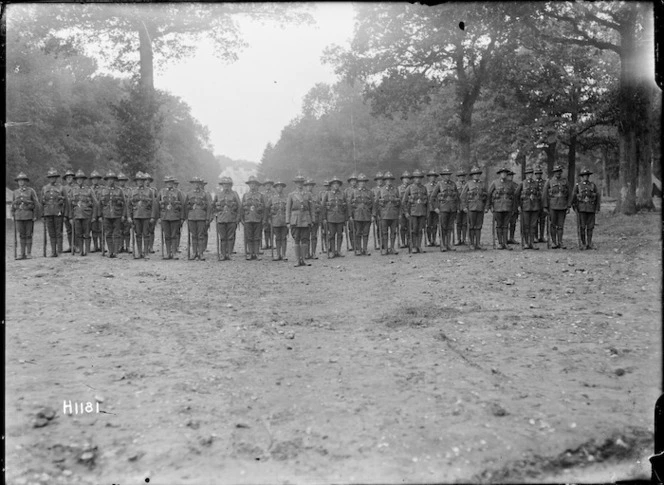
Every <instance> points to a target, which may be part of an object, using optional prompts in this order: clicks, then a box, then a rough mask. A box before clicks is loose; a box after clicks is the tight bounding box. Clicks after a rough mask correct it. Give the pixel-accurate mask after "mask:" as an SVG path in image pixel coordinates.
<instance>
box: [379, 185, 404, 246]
mask: <svg viewBox="0 0 664 485" xmlns="http://www.w3.org/2000/svg"><path fill="white" fill-rule="evenodd" d="M383 180H385V186H383V187H381V188H380V190H379V191H378V194H377V196H376V202H375V204H374V209H373V210H374V217H375V218H377V219H378V220H380V244H381V248H380V249H381V254H382V250H383V249H384V250H385V254H386V255H387V254H390V253H391V254H399V253H397V252H396V251H395V250H394V240H395V239H396V237H397V226H398V223H399V217H400V216H401V197H399V190H398V189H397V188H396V187H395V186H394V175H392V172H385V174H384V175H383ZM388 230H389V239H388ZM388 241H389V242H390V243H389V246H388V243H387V242H388Z"/></svg>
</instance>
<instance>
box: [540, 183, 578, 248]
mask: <svg viewBox="0 0 664 485" xmlns="http://www.w3.org/2000/svg"><path fill="white" fill-rule="evenodd" d="M571 205H572V191H571V190H570V187H569V183H568V182H567V179H565V178H562V177H556V176H553V177H551V178H550V179H549V180H547V181H546V183H545V184H544V189H543V191H542V207H543V208H544V210H545V211H547V212H548V213H549V218H550V221H551V241H552V242H553V246H551V247H552V248H553V249H557V248H561V247H563V230H564V228H565V216H566V214H567V211H568V210H569V208H570V207H571Z"/></svg>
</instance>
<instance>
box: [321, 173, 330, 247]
mask: <svg viewBox="0 0 664 485" xmlns="http://www.w3.org/2000/svg"><path fill="white" fill-rule="evenodd" d="M329 191H330V181H329V180H323V190H321V191H320V193H319V194H318V204H319V207H320V219H319V220H320V248H321V251H324V252H326V249H327V224H323V199H324V198H325V194H327V193H328V192H329Z"/></svg>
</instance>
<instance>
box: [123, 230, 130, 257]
mask: <svg viewBox="0 0 664 485" xmlns="http://www.w3.org/2000/svg"><path fill="white" fill-rule="evenodd" d="M124 251H125V253H128V252H130V251H131V234H130V235H129V236H125V237H124Z"/></svg>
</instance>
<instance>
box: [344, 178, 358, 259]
mask: <svg viewBox="0 0 664 485" xmlns="http://www.w3.org/2000/svg"><path fill="white" fill-rule="evenodd" d="M348 184H349V185H348V188H347V189H346V190H344V196H345V197H346V203H349V202H350V196H351V195H352V193H353V191H354V190H355V189H356V188H357V174H356V173H355V172H353V173H352V174H351V176H350V177H348ZM349 212H350V207H349ZM347 231H348V239H349V241H350V243H349V246H350V250H351V251H355V246H354V244H355V233H354V232H353V225H352V224H350V223H349V224H348V228H347Z"/></svg>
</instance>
